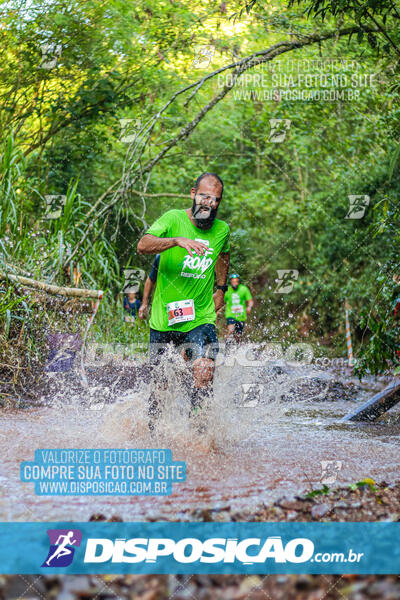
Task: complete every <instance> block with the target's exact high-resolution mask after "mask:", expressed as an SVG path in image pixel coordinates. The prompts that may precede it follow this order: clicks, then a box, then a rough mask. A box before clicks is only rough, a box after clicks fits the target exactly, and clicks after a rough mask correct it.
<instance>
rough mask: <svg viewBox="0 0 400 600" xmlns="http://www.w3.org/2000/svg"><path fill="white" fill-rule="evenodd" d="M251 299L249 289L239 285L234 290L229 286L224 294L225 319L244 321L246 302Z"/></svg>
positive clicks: (245, 317)
mask: <svg viewBox="0 0 400 600" xmlns="http://www.w3.org/2000/svg"><path fill="white" fill-rule="evenodd" d="M251 299H252V295H251V293H250V290H249V288H248V287H247V286H246V285H243V284H242V283H239V285H238V286H237V288H236V290H234V289H233V287H232V286H231V285H230V286H229V288H228V291H227V292H226V293H225V304H226V307H225V318H226V319H236V321H246V319H247V313H246V308H247V301H248V300H251Z"/></svg>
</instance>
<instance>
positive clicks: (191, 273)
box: [147, 210, 230, 332]
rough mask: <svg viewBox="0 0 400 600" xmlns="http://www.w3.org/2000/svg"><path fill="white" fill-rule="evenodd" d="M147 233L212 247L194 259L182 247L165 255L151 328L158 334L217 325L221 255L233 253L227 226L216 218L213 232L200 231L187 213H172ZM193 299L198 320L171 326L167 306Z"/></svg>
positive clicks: (161, 262) (159, 273)
mask: <svg viewBox="0 0 400 600" xmlns="http://www.w3.org/2000/svg"><path fill="white" fill-rule="evenodd" d="M147 233H150V234H151V235H155V236H156V237H160V238H164V237H166V238H167V237H168V238H169V237H184V238H189V239H192V240H197V241H199V242H203V243H204V244H206V245H207V246H208V247H209V250H208V252H206V253H205V254H204V255H203V256H197V255H196V254H195V253H193V257H191V256H190V254H189V253H188V252H187V250H185V249H184V248H180V247H179V246H174V248H169V249H168V250H164V252H161V255H160V265H159V268H158V275H157V286H156V291H155V294H154V299H153V305H152V309H151V317H150V327H151V328H152V329H155V330H157V331H183V332H186V331H191V330H192V329H194V328H195V327H198V326H199V325H203V324H205V323H215V320H216V314H215V306H214V300H213V288H214V268H215V263H216V261H217V258H218V256H219V254H220V253H221V252H229V247H230V246H229V235H230V231H229V226H228V225H227V223H225V222H224V221H220V220H219V219H215V221H214V223H213V225H212V227H211V228H210V229H199V228H198V227H195V226H194V225H193V224H192V222H191V220H190V219H189V217H188V215H187V213H186V210H169V211H168V212H166V213H165V214H164V215H162V216H161V217H160V218H159V219H157V221H156V222H155V223H153V225H152V226H151V227H150V229H149V230H148V231H147ZM189 299H191V300H193V301H194V309H195V318H194V320H192V321H185V322H183V323H175V324H173V325H168V316H167V304H169V303H170V302H176V301H179V300H189Z"/></svg>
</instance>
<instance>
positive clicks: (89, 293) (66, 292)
mask: <svg viewBox="0 0 400 600" xmlns="http://www.w3.org/2000/svg"><path fill="white" fill-rule="evenodd" d="M2 279H3V280H7V279H8V280H9V281H12V282H13V283H19V284H21V285H23V286H26V287H31V288H34V289H35V290H42V291H43V292H46V293H47V294H53V295H55V296H56V295H59V296H65V297H67V298H96V299H99V298H100V299H101V298H102V297H103V292H102V290H84V289H81V288H69V287H61V286H58V285H52V284H50V283H45V282H44V281H36V280H35V279H30V278H29V277H22V276H21V275H13V274H11V273H1V272H0V281H1V280H2Z"/></svg>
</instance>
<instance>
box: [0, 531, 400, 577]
mask: <svg viewBox="0 0 400 600" xmlns="http://www.w3.org/2000/svg"><path fill="white" fill-rule="evenodd" d="M399 540H400V523H254V522H253V523H244V522H239V523H237V522H236V523H170V522H162V521H161V522H156V523H144V522H139V523H105V522H102V523H98V522H97V523H96V522H90V523H67V522H62V523H0V564H1V567H0V569H1V571H2V573H3V574H8V573H14V574H48V575H51V574H55V573H70V574H83V573H92V574H96V573H98V574H107V573H114V574H123V573H141V574H146V573H154V574H156V573H157V574H158V573H170V574H178V573H226V574H230V573H245V574H272V573H280V574H281V573H283V574H294V573H315V574H318V573H336V574H345V573H354V574H357V573H359V574H399V573H400V542H399Z"/></svg>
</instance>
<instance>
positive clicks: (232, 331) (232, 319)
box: [224, 273, 254, 344]
mask: <svg viewBox="0 0 400 600" xmlns="http://www.w3.org/2000/svg"><path fill="white" fill-rule="evenodd" d="M224 300H225V304H226V308H225V318H226V324H227V326H228V333H227V338H226V340H227V343H232V341H233V340H234V341H235V342H236V343H237V344H238V343H239V342H240V337H241V335H242V333H243V329H244V326H245V323H246V319H247V316H248V315H250V313H251V309H252V308H253V306H254V302H253V299H252V295H251V292H250V290H249V288H248V287H247V286H246V285H243V283H240V276H239V275H238V274H237V273H233V274H232V275H231V276H230V286H229V288H228V291H227V292H226V294H225V298H224Z"/></svg>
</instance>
